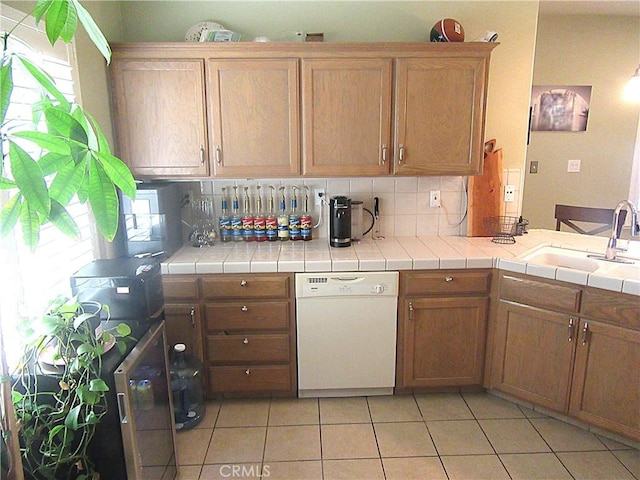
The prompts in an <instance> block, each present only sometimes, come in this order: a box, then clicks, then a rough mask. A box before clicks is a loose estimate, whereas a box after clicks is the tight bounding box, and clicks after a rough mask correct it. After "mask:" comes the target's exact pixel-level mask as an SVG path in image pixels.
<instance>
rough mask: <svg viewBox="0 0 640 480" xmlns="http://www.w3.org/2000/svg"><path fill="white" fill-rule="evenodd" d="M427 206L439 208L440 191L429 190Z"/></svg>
mask: <svg viewBox="0 0 640 480" xmlns="http://www.w3.org/2000/svg"><path fill="white" fill-rule="evenodd" d="M429 206H430V207H435V208H438V207H440V190H431V191H430V192H429Z"/></svg>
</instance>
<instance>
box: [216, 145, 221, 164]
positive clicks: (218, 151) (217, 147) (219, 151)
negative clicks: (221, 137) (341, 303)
mask: <svg viewBox="0 0 640 480" xmlns="http://www.w3.org/2000/svg"><path fill="white" fill-rule="evenodd" d="M216 163H217V164H218V165H222V150H221V149H220V145H216Z"/></svg>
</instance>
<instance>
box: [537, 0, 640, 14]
mask: <svg viewBox="0 0 640 480" xmlns="http://www.w3.org/2000/svg"><path fill="white" fill-rule="evenodd" d="M540 14H541V15H557V14H561V15H631V16H637V17H640V2H639V1H638V0H609V1H608V0H540Z"/></svg>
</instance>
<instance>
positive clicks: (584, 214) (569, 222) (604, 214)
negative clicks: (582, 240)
mask: <svg viewBox="0 0 640 480" xmlns="http://www.w3.org/2000/svg"><path fill="white" fill-rule="evenodd" d="M613 213H614V209H613V208H592V207H575V206H573V205H556V213H555V219H556V230H558V231H560V225H561V224H565V225H566V226H568V227H569V228H572V229H573V230H575V231H576V232H578V233H582V234H584V235H596V234H598V233H602V232H605V231H610V230H611V225H612V224H613ZM626 217H627V211H626V210H621V211H620V215H619V217H618V229H617V231H618V235H620V231H621V230H622V225H624V220H625V218H626ZM574 222H582V223H593V224H596V225H595V226H593V228H590V229H589V230H585V229H586V228H589V227H584V228H582V227H581V226H579V225H576V224H575V223H574Z"/></svg>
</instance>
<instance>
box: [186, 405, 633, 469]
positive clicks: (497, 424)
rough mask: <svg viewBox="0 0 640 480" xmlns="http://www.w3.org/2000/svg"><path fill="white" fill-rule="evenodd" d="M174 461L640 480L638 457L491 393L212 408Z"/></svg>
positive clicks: (203, 465) (198, 465)
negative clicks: (177, 459)
mask: <svg viewBox="0 0 640 480" xmlns="http://www.w3.org/2000/svg"><path fill="white" fill-rule="evenodd" d="M178 456H179V464H180V473H179V478H180V480H198V479H200V480H209V479H212V480H213V479H229V478H230V479H236V478H254V479H255V478H263V479H267V478H268V479H270V480H281V479H286V480H302V479H310V480H311V479H313V480H315V479H325V480H333V479H348V480H357V479H363V480H374V479H387V480H405V479H420V480H426V479H450V480H457V479H483V480H485V479H491V480H499V479H513V480H520V479H522V480H532V479H545V480H546V479H572V478H574V479H598V480H600V479H607V480H608V479H611V480H624V479H631V480H633V479H640V453H639V452H638V450H635V449H632V448H630V447H629V446H626V445H624V444H622V443H618V442H615V441H613V440H609V439H608V438H604V437H600V436H598V435H595V434H594V433H591V432H588V431H585V430H583V429H581V428H578V427H576V426H573V425H569V424H567V423H564V422H561V421H559V420H555V419H553V418H549V417H546V416H544V415H542V414H540V413H539V412H534V411H532V410H529V409H526V408H523V407H520V406H518V405H515V404H513V403H511V402H508V401H506V400H503V399H501V398H498V397H495V396H493V395H491V394H486V393H465V394H457V393H451V394H449V393H447V394H426V395H406V396H389V397H366V398H365V397H356V398H321V399H271V400H269V399H259V400H224V401H222V402H212V403H209V404H208V405H207V414H206V417H205V419H204V420H203V421H202V422H201V423H200V424H199V425H198V426H197V427H196V428H194V429H192V430H189V431H185V432H181V433H179V434H178ZM261 475H262V477H260V476H261Z"/></svg>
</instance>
